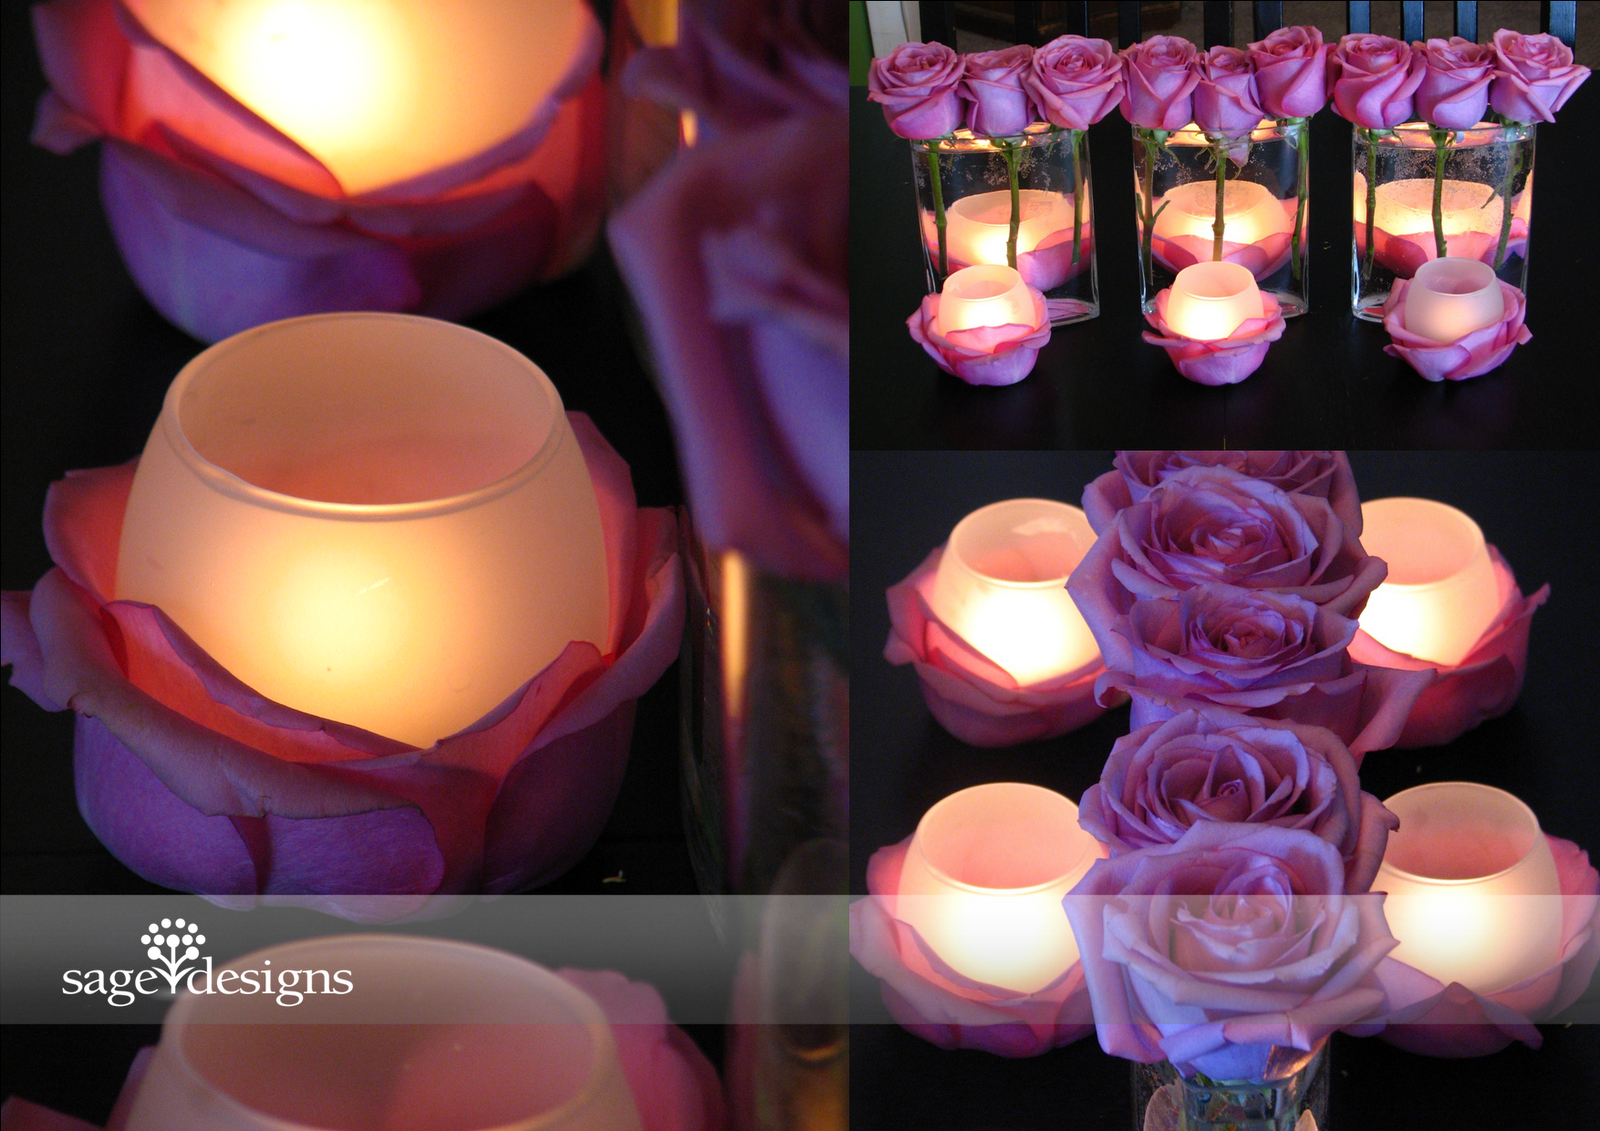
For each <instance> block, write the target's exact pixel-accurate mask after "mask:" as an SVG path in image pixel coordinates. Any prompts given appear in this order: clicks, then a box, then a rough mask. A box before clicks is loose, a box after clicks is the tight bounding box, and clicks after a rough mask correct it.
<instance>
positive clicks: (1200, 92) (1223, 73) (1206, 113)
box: [1194, 47, 1265, 141]
mask: <svg viewBox="0 0 1600 1131" xmlns="http://www.w3.org/2000/svg"><path fill="white" fill-rule="evenodd" d="M1195 70H1196V71H1197V72H1198V73H1199V75H1200V82H1199V84H1198V85H1197V86H1196V87H1195V88H1194V124H1195V125H1197V126H1199V127H1200V129H1201V130H1203V131H1204V132H1205V133H1207V134H1214V135H1217V136H1220V137H1225V138H1227V139H1228V140H1230V141H1238V140H1239V139H1240V138H1247V137H1249V136H1250V131H1251V130H1253V129H1255V128H1256V127H1257V126H1259V125H1260V124H1261V119H1262V118H1263V117H1264V116H1265V112H1264V111H1263V110H1262V109H1261V103H1260V101H1259V99H1258V96H1257V94H1256V76H1255V72H1254V71H1253V70H1252V69H1251V65H1250V55H1249V53H1248V52H1247V51H1245V50H1244V49H1242V48H1239V47H1213V48H1212V49H1211V50H1209V51H1206V52H1204V53H1202V54H1200V55H1197V56H1195Z"/></svg>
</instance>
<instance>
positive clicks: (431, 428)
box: [115, 314, 609, 746]
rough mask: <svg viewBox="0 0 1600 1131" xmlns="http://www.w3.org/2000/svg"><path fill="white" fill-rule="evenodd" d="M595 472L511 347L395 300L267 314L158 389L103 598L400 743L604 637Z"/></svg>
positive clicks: (242, 672) (257, 678)
mask: <svg viewBox="0 0 1600 1131" xmlns="http://www.w3.org/2000/svg"><path fill="white" fill-rule="evenodd" d="M606 594H607V578H606V559H605V548H604V543H603V536H602V534H601V527H600V514H599V507H598V504H597V502H596V500H595V494H594V487H593V484H592V483H591V482H590V479H589V473H588V469H587V467H586V466H585V464H584V461H583V456H582V454H581V453H580V451H579V449H578V445H577V441H576V438H575V437H574V436H573V434H572V430H571V426H570V425H569V424H568V422H567V417H566V414H565V413H564V412H563V410H562V405H561V398H560V396H559V395H558V394H557V392H556V390H555V388H554V386H552V385H551V384H550V381H549V378H547V377H546V376H545V375H544V373H543V372H542V371H540V370H539V368H538V367H537V366H535V365H533V364H532V363H531V362H529V361H528V360H527V359H526V358H524V357H522V356H521V355H520V354H518V353H516V352H515V351H514V350H511V349H510V348H508V347H506V346H504V345H502V344H501V343H499V342H496V341H494V340H493V339H491V338H488V337H485V336H484V335H482V334H479V333H476V332H475V331H472V330H468V329H466V328H465V327H462V326H456V325H453V324H450V323H446V322H436V321H433V320H431V319H425V318H414V317H407V316H403V315H383V314H335V315H319V316H313V317H310V318H299V319H293V320H291V321H287V322H277V323H271V324H268V325H265V326H261V327H258V328H257V329H254V330H250V331H246V332H245V333H243V334H239V335H236V336H235V337H232V338H229V339H227V340H225V341H223V342H220V343H218V344H217V345H215V346H213V347H211V348H210V349H208V350H206V351H205V352H204V353H202V354H201V355H200V356H199V357H197V358H195V359H194V360H193V361H192V362H190V363H189V364H188V365H187V366H185V367H184V369H183V371H182V372H181V373H179V375H178V378H177V380H175V381H174V382H173V383H172V387H171V388H170V389H169V390H168V391H167V396H166V401H165V402H164V404H163V406H162V410H161V416H160V418H159V419H158V421H157V423H156V427H155V430H154V431H153V432H152V433H151V435H150V441H149V443H148V444H147V445H146V447H145V451H144V455H143V457H142V458H141V459H140V461H139V469H138V473H137V475H136V476H135V477H134V481H133V488H132V493H131V495H130V497H129V500H128V506H127V511H126V514H125V516H124V519H123V524H122V541H121V546H120V550H119V555H118V564H117V580H116V588H115V595H116V597H118V598H119V599H125V600H133V601H143V602H147V603H149V604H152V605H156V606H158V607H159V608H161V609H162V610H163V611H164V612H166V614H167V615H168V616H169V617H171V618H172V620H173V621H174V622H175V623H176V624H177V625H178V627H179V628H181V629H183V631H184V632H186V633H187V634H188V635H189V636H190V637H192V638H193V639H194V641H195V642H196V643H197V644H199V645H200V646H201V647H202V648H204V649H205V650H206V651H207V652H208V653H209V654H210V655H211V656H212V657H213V658H214V659H215V660H216V661H217V662H218V663H220V664H221V665H222V666H223V667H224V668H225V669H227V670H228V671H229V672H230V673H232V674H233V675H234V676H236V677H237V678H238V679H240V680H241V681H243V682H244V683H245V684H246V685H247V686H249V687H251V688H253V689H254V690H255V691H257V692H259V693H260V694H262V695H264V696H266V697H267V698H269V699H272V700H275V701H277V702H280V703H283V704H285V705H287V706H289V707H293V708H296V709H298V710H302V711H306V712H309V713H311V714H314V715H318V716H320V717H323V718H328V719H333V720H336V721H339V722H344V723H352V724H354V725H356V726H360V727H364V728H366V729H368V730H371V731H375V732H377V733H379V734H383V735H386V736H388V737H391V738H397V739H400V740H402V741H404V742H408V743H412V744H414V745H418V746H428V745H431V744H432V743H433V742H434V741H435V740H437V739H439V738H442V737H445V736H447V735H450V734H453V733H454V732H456V731H458V730H460V729H461V728H463V727H465V726H467V725H469V724H470V723H473V722H475V721H477V720H478V719H480V718H482V717H483V716H484V715H486V714H487V713H488V712H489V711H490V710H492V709H493V708H494V707H495V706H497V705H498V704H499V703H501V702H502V701H503V700H504V699H505V698H506V697H507V696H508V695H510V694H511V692H513V691H515V690H516V689H517V688H518V687H519V686H521V685H522V684H523V683H524V682H526V681H527V680H528V679H530V678H532V677H533V676H534V675H535V674H537V673H538V672H539V671H540V670H541V669H542V668H544V667H545V666H546V665H547V664H548V663H549V662H550V661H551V660H553V659H555V658H556V656H557V655H559V654H560V652H561V651H562V650H563V649H564V648H565V647H566V646H567V644H568V643H569V642H571V641H588V642H590V643H593V644H595V645H596V646H597V647H599V648H601V649H602V651H603V650H604V648H605V641H606V640H607V634H608V629H609V625H608V618H609V611H608V601H607V596H606Z"/></svg>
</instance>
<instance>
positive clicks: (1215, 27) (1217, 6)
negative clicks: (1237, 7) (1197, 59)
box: [1202, 0, 1233, 47]
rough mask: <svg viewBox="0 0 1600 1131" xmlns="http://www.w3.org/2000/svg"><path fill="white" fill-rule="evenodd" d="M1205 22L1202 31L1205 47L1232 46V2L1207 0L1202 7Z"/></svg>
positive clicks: (1231, 0) (1230, 0)
mask: <svg viewBox="0 0 1600 1131" xmlns="http://www.w3.org/2000/svg"><path fill="white" fill-rule="evenodd" d="M1202 8H1203V9H1204V11H1205V20H1204V23H1203V25H1202V31H1203V34H1204V35H1205V41H1206V46H1207V47H1232V46H1233V0H1207V2H1206V3H1205V4H1204V5H1202Z"/></svg>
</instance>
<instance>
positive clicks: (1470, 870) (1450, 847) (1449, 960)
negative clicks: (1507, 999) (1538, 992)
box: [1372, 782, 1561, 994]
mask: <svg viewBox="0 0 1600 1131" xmlns="http://www.w3.org/2000/svg"><path fill="white" fill-rule="evenodd" d="M1384 804H1385V805H1386V806H1388V807H1389V809H1390V810H1392V811H1393V812H1394V813H1395V815H1396V816H1398V817H1399V818H1400V829H1399V831H1398V832H1394V833H1390V834H1389V842H1388V846H1387V848H1386V849H1385V850H1384V854H1383V864H1382V865H1381V866H1380V867H1379V869H1378V878H1377V880H1376V881H1374V883H1373V885H1372V889H1373V890H1374V891H1383V892H1388V898H1387V899H1386V900H1385V901H1384V905H1383V911H1384V917H1385V918H1386V919H1387V920H1388V922H1389V930H1390V932H1391V933H1392V934H1393V935H1394V937H1395V938H1397V939H1399V940H1400V945H1399V946H1398V947H1396V948H1395V949H1394V950H1393V951H1391V952H1390V954H1391V957H1393V958H1395V959H1396V960H1398V961H1400V962H1404V963H1405V964H1406V965H1407V966H1411V967H1413V968H1415V969H1417V970H1421V971H1422V972H1423V973H1425V974H1428V975H1430V976H1432V977H1434V978H1437V979H1438V980H1439V981H1441V982H1444V983H1446V984H1448V983H1450V982H1460V983H1461V984H1462V985H1464V986H1466V987H1467V988H1468V989H1469V990H1472V991H1473V992H1475V993H1480V994H1487V993H1493V992H1495V991H1497V990H1502V989H1505V988H1506V987H1507V986H1511V985H1515V984H1516V983H1517V982H1519V981H1521V980H1522V979H1524V978H1527V977H1530V976H1531V975H1534V974H1538V973H1540V972H1542V971H1544V970H1548V969H1549V968H1550V967H1552V966H1553V965H1555V962H1556V959H1557V958H1558V957H1559V952H1560V948H1561V900H1560V899H1559V898H1556V897H1559V896H1560V894H1561V886H1560V881H1559V879H1558V876H1557V873H1556V864H1555V858H1554V857H1553V856H1552V855H1551V853H1550V844H1549V842H1548V841H1547V840H1546V839H1545V836H1544V833H1543V832H1541V831H1540V829H1539V820H1538V818H1537V817H1535V816H1534V815H1533V811H1532V810H1531V809H1529V808H1528V807H1527V806H1526V805H1524V804H1523V803H1522V802H1521V801H1519V800H1517V799H1516V798H1515V797H1513V796H1512V795H1511V794H1509V793H1506V792H1505V791H1504V790H1499V789H1495V788H1493V787H1492V786H1487V785H1479V784H1478V783H1476V782H1435V783H1433V784H1431V785H1419V786H1416V787H1414V788H1412V789H1408V790H1405V791H1403V792H1401V793H1397V794H1395V795H1394V796H1393V797H1391V798H1389V799H1388V800H1387V801H1385V802H1384Z"/></svg>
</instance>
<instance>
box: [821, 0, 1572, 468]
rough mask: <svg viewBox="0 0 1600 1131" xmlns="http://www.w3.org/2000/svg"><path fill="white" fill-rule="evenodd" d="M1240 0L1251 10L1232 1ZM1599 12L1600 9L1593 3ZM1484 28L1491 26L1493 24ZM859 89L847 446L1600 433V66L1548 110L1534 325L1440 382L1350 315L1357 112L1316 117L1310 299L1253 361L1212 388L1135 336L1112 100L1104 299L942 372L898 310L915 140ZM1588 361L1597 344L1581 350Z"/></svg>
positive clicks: (1125, 168) (1412, 443) (909, 256)
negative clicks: (1244, 375)
mask: <svg viewBox="0 0 1600 1131" xmlns="http://www.w3.org/2000/svg"><path fill="white" fill-rule="evenodd" d="M1240 7H1244V6H1243V5H1240ZM1591 18H1592V16H1591ZM1491 26H1492V25H1491ZM866 94H867V92H866V90H865V88H863V87H852V88H851V90H850V209H851V216H852V220H851V226H850V241H851V247H850V263H851V279H850V292H851V301H852V311H851V343H850V344H851V349H852V351H853V367H852V372H853V373H855V374H857V375H858V376H857V377H856V379H855V380H854V381H853V382H852V383H851V390H850V408H851V422H850V423H851V447H852V448H870V449H888V450H894V449H916V448H931V449H940V448H1089V447H1099V446H1111V447H1134V446H1141V447H1154V446H1156V445H1157V444H1165V445H1167V446H1168V447H1173V448H1180V447H1190V448H1224V447H1229V448H1247V447H1268V446H1282V445H1284V444H1290V445H1292V446H1294V447H1301V448H1334V447H1346V448H1357V447H1360V448H1532V447H1539V448H1564V447H1579V446H1581V445H1586V444H1590V443H1592V442H1593V435H1594V428H1595V422H1596V419H1597V416H1600V405H1597V397H1596V391H1595V381H1594V376H1593V370H1594V368H1595V364H1594V349H1593V346H1592V344H1591V343H1592V340H1593V331H1592V323H1593V321H1594V319H1595V317H1596V309H1597V299H1600V281H1597V278H1596V274H1597V272H1600V256H1597V255H1596V247H1595V242H1594V240H1593V238H1592V236H1591V235H1590V234H1589V233H1591V232H1592V231H1593V226H1592V223H1591V221H1590V219H1589V218H1590V217H1591V216H1592V214H1593V211H1594V208H1595V191H1596V187H1597V186H1600V162H1597V161H1596V157H1595V155H1596V146H1595V144H1594V139H1593V132H1594V130H1593V127H1594V126H1595V124H1596V123H1597V122H1600V82H1589V83H1587V84H1585V85H1584V86H1583V87H1582V88H1580V89H1579V90H1578V92H1577V93H1576V94H1574V95H1573V96H1572V99H1571V100H1570V101H1569V102H1568V103H1567V104H1566V106H1564V107H1563V108H1562V110H1561V112H1560V114H1558V115H1557V119H1558V120H1557V122H1556V123H1555V124H1554V125H1541V126H1540V127H1539V135H1538V154H1537V157H1536V161H1535V165H1536V168H1537V169H1538V176H1537V181H1538V185H1537V188H1536V190H1535V191H1536V199H1535V209H1534V223H1533V238H1532V246H1531V251H1530V267H1529V274H1528V328H1529V329H1530V330H1531V331H1532V332H1533V335H1534V336H1533V341H1531V342H1529V343H1528V344H1527V345H1524V346H1521V347H1519V348H1518V349H1517V350H1515V351H1514V352H1513V353H1512V355H1511V357H1510V359H1509V360H1508V361H1507V362H1506V363H1505V364H1504V365H1503V366H1501V368H1500V369H1498V370H1496V371H1494V372H1492V373H1489V374H1486V375H1484V376H1482V377H1478V378H1474V379H1472V380H1469V381H1445V382H1438V383H1433V382H1428V381H1424V380H1423V379H1422V378H1421V377H1419V376H1418V375H1417V374H1416V373H1415V372H1414V371H1413V370H1412V369H1411V368H1410V367H1409V366H1407V365H1406V364H1405V363H1404V362H1403V361H1401V360H1399V359H1398V358H1392V357H1390V356H1389V355H1387V354H1385V353H1384V352H1383V347H1384V346H1385V345H1387V344H1388V341H1389V337H1388V335H1387V334H1386V333H1384V330H1383V327H1382V326H1380V325H1378V324H1376V323H1370V322H1361V321H1358V320H1357V319H1355V318H1354V317H1353V316H1352V315H1351V314H1350V208H1351V194H1350V189H1349V188H1348V187H1347V186H1349V184H1350V175H1351V174H1350V125H1349V123H1348V122H1346V121H1345V120H1344V119H1343V118H1340V117H1338V116H1336V115H1335V114H1334V113H1333V112H1332V110H1325V111H1323V112H1322V113H1320V114H1318V115H1317V116H1316V117H1315V118H1314V119H1313V120H1312V127H1311V184H1312V195H1311V209H1310V218H1311V219H1310V247H1311V296H1310V297H1311V313H1309V314H1306V315H1302V316H1300V317H1298V318H1291V319H1289V321H1288V327H1287V329H1286V330H1285V331H1284V334H1283V337H1282V338H1281V339H1279V340H1278V341H1277V342H1275V343H1274V344H1273V346H1272V348H1271V349H1270V350H1269V351H1268V353H1267V357H1266V360H1265V361H1264V362H1263V363H1262V365H1261V368H1260V369H1258V370H1257V371H1256V372H1255V374H1254V375H1253V376H1251V377H1250V378H1249V379H1247V380H1246V381H1244V382H1243V383H1241V384H1239V385H1233V386H1228V387H1225V388H1219V389H1211V388H1206V387H1204V386H1201V385H1196V384H1194V383H1192V382H1190V381H1187V380H1185V379H1184V378H1182V377H1180V376H1179V375H1178V371H1177V370H1176V369H1174V368H1173V366H1172V362H1171V361H1169V360H1168V358H1167V355H1166V352H1165V351H1163V350H1161V349H1159V348H1157V347H1155V346H1151V345H1146V344H1145V343H1144V341H1143V340H1141V338H1140V337H1139V334H1140V332H1141V331H1142V330H1144V329H1146V328H1147V325H1146V323H1145V321H1144V319H1143V317H1142V316H1141V315H1140V314H1139V313H1138V305H1139V303H1138V296H1139V275H1138V264H1137V261H1136V252H1135V246H1134V184H1133V160H1132V157H1133V147H1132V143H1131V141H1130V135H1129V127H1128V123H1127V121H1126V120H1125V119H1123V117H1122V116H1121V114H1119V113H1117V112H1116V111H1113V112H1112V113H1111V114H1109V115H1108V116H1107V117H1105V118H1104V119H1102V120H1101V121H1100V122H1099V123H1097V124H1096V125H1094V126H1092V127H1091V128H1090V129H1089V131H1088V134H1089V149H1090V152H1091V155H1092V160H1093V185H1094V200H1095V208H1096V210H1097V215H1098V217H1099V220H1100V228H1101V233H1102V237H1103V238H1101V239H1100V240H1098V241H1097V247H1096V258H1097V261H1098V265H1099V273H1100V316H1099V317H1098V318H1094V319H1091V320H1089V321H1087V322H1080V323H1078V324H1076V325H1072V326H1061V327H1057V329H1056V331H1055V333H1054V334H1053V335H1052V336H1051V338H1050V342H1049V344H1048V345H1047V346H1046V347H1045V348H1044V349H1042V350H1041V351H1040V352H1039V360H1038V364H1037V365H1036V366H1035V368H1034V371H1033V373H1032V374H1031V375H1030V376H1029V377H1027V378H1026V379H1024V380H1023V381H1022V382H1020V383H1019V384H1016V385H1012V386H1010V387H1007V388H1003V389H994V388H975V387H973V386H970V385H967V384H966V383H965V382H963V381H961V380H960V379H959V378H956V377H952V376H950V375H949V374H947V373H944V372H943V371H941V370H940V369H939V368H938V367H937V366H936V365H935V364H934V362H933V361H932V360H931V359H930V358H929V357H928V355H927V354H926V353H924V352H923V350H922V347H920V346H919V345H917V344H916V343H915V342H913V341H912V340H911V336H910V334H908V333H907V331H906V324H905V323H906V318H907V316H908V315H910V314H911V312H912V311H914V310H916V309H917V306H918V304H919V303H920V302H921V301H922V296H923V294H924V293H925V292H926V291H927V275H926V272H925V269H924V267H923V256H922V252H921V250H920V248H919V247H918V243H917V227H916V198H915V195H914V191H913V189H912V187H911V152H910V144H909V143H908V142H907V141H906V140H905V139H903V138H899V137H896V136H894V135H893V134H892V133H890V132H889V128H888V126H887V125H886V124H885V123H884V120H883V110H882V107H880V106H879V105H878V104H877V103H874V102H868V101H867V99H866ZM1585 358H1587V360H1585Z"/></svg>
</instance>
